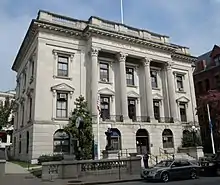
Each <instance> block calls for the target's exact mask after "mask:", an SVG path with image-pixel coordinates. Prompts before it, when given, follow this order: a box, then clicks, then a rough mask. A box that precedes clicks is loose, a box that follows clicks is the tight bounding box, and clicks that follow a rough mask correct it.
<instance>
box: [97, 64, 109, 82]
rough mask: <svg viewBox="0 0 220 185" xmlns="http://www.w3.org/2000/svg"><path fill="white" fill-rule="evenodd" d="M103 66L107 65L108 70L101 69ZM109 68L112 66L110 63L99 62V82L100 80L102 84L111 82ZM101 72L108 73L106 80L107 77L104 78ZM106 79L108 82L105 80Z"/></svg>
mask: <svg viewBox="0 0 220 185" xmlns="http://www.w3.org/2000/svg"><path fill="white" fill-rule="evenodd" d="M102 65H106V68H104V67H101V66H102ZM109 66H110V65H109V63H108V62H105V61H103V60H99V80H100V81H101V82H109V76H110V73H109ZM101 70H103V71H105V72H107V74H106V75H107V76H106V78H105V77H103V78H102V75H101ZM104 79H106V80H104Z"/></svg>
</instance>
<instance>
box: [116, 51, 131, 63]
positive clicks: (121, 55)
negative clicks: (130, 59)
mask: <svg viewBox="0 0 220 185" xmlns="http://www.w3.org/2000/svg"><path fill="white" fill-rule="evenodd" d="M127 56H128V54H127V53H122V52H120V53H118V54H117V58H118V60H119V62H125V60H126V57H127Z"/></svg>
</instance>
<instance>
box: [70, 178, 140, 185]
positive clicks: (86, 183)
mask: <svg viewBox="0 0 220 185" xmlns="http://www.w3.org/2000/svg"><path fill="white" fill-rule="evenodd" d="M142 180H143V179H140V178H137V179H122V180H111V181H94V182H76V183H71V182H69V183H68V184H67V185H95V184H112V183H123V182H134V181H142Z"/></svg>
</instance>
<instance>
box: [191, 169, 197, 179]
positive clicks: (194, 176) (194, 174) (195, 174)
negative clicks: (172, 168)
mask: <svg viewBox="0 0 220 185" xmlns="http://www.w3.org/2000/svg"><path fill="white" fill-rule="evenodd" d="M190 177H191V179H196V178H197V173H196V171H194V170H193V171H191V173H190Z"/></svg>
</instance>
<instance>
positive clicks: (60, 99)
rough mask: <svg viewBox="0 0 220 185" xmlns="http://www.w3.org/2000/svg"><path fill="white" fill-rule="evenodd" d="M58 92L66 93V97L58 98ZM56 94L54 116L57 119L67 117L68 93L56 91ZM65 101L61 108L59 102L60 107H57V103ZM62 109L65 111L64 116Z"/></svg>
mask: <svg viewBox="0 0 220 185" xmlns="http://www.w3.org/2000/svg"><path fill="white" fill-rule="evenodd" d="M60 94H65V95H66V99H64V98H59V95H60ZM56 95H57V97H56V118H58V119H65V118H68V99H69V97H68V93H67V92H59V91H58V92H56ZM59 102H60V103H64V102H65V103H66V105H65V108H64V109H63V108H62V104H61V108H58V103H59ZM58 111H61V116H58ZM62 111H65V112H66V114H65V116H62Z"/></svg>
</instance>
